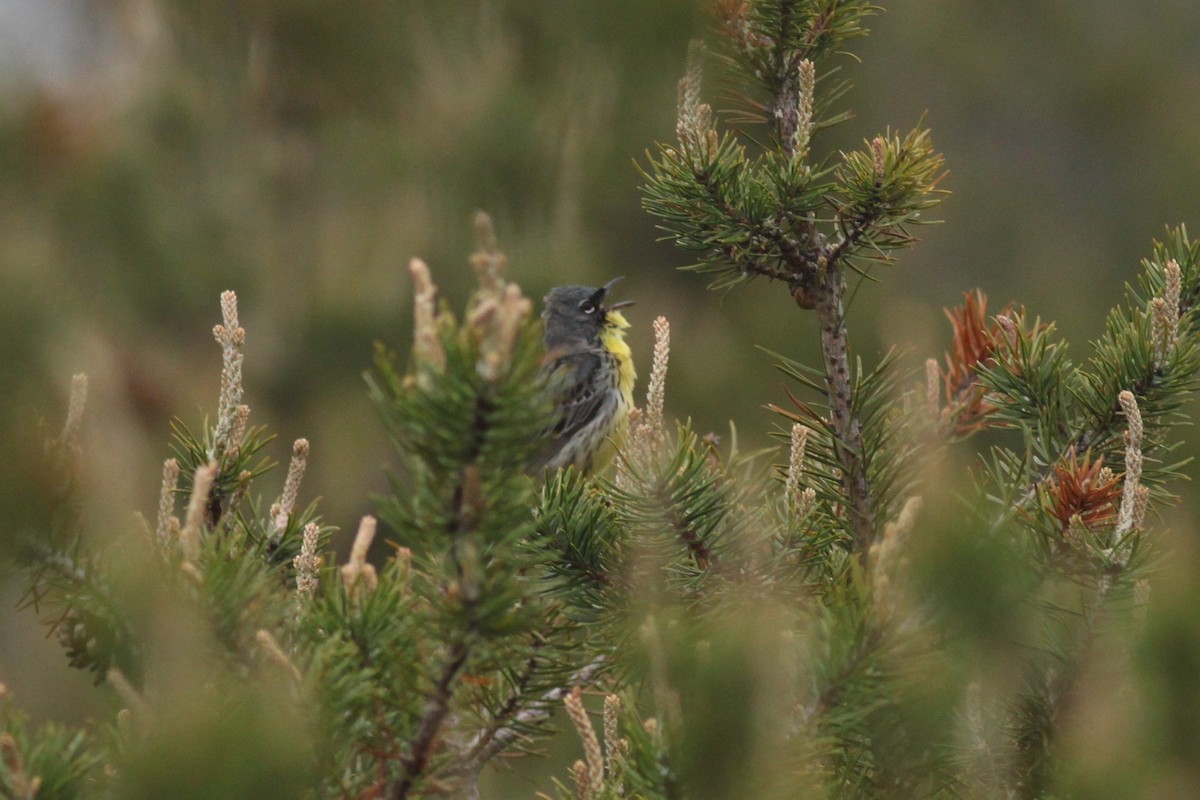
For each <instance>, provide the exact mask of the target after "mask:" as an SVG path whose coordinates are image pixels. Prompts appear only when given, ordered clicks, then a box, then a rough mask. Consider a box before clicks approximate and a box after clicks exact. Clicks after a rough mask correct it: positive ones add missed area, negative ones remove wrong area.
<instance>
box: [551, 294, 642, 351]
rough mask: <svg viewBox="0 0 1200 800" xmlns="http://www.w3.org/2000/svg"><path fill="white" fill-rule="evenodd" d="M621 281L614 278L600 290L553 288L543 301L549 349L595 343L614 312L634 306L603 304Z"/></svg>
mask: <svg viewBox="0 0 1200 800" xmlns="http://www.w3.org/2000/svg"><path fill="white" fill-rule="evenodd" d="M619 280H621V279H620V278H613V279H612V280H611V281H609V282H608V283H606V284H604V285H603V286H601V287H600V288H598V289H597V288H594V287H591V286H558V287H556V288H554V289H551V290H550V293H549V294H547V295H546V297H545V300H544V301H543V302H544V303H545V310H544V311H543V312H542V322H543V323H544V324H545V326H546V333H545V340H546V345H547V347H550V348H553V347H556V346H559V345H563V344H566V343H568V342H577V341H580V340H582V341H584V342H595V341H596V340H597V339H598V338H599V337H600V332H601V331H602V330H603V329H604V325H605V324H606V323H607V322H608V321H609V317H610V315H611V314H613V312H615V311H617V310H618V309H622V308H626V307H627V306H631V305H633V301H632V300H623V301H621V302H620V303H613V304H612V305H609V306H606V305H605V304H604V300H605V298H606V297H607V295H608V293H609V292H610V291H611V290H612V287H613V286H614V285H615V284H616V283H617V281H619ZM623 323H624V320H623V319H622V324H623Z"/></svg>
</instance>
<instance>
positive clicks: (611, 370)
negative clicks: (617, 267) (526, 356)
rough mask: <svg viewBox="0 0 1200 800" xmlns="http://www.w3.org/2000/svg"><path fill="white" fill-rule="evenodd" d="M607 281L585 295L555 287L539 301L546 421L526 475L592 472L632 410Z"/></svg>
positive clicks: (628, 365) (621, 324)
mask: <svg viewBox="0 0 1200 800" xmlns="http://www.w3.org/2000/svg"><path fill="white" fill-rule="evenodd" d="M619 280H621V279H620V278H615V279H613V280H611V281H609V282H608V283H606V284H604V285H603V286H601V287H600V288H599V289H593V288H591V287H589V286H559V287H558V288H556V289H551V290H550V293H549V294H547V295H546V298H545V301H544V302H545V310H544V311H543V312H542V322H543V323H544V325H545V333H544V337H543V338H544V341H545V345H546V361H545V366H544V368H543V375H544V376H545V378H546V380H547V385H548V386H549V387H550V389H551V391H553V392H554V406H555V407H554V420H553V423H552V424H551V425H550V426H549V427H548V428H547V431H546V439H547V443H546V447H545V449H544V450H543V451H542V453H541V455H540V456H539V458H538V460H537V462H535V464H534V465H533V470H532V471H533V472H534V473H538V472H541V471H542V470H554V469H561V468H563V467H568V466H571V465H574V466H575V467H576V468H578V469H579V470H581V471H583V472H585V473H590V472H598V471H600V470H602V469H604V467H606V466H608V464H609V463H610V462H611V461H612V460H613V456H614V455H616V447H617V446H619V445H620V444H621V442H622V440H623V439H624V437H625V429H626V427H627V426H628V422H629V410H630V409H631V408H633V382H634V379H635V378H636V377H637V376H636V373H635V372H634V369H633V357H632V354H631V353H630V351H629V345H628V344H627V343H626V342H625V329H626V328H628V327H629V323H628V322H627V321H626V319H625V316H624V315H623V314H622V313H621V312H620V309H622V308H625V307H626V306H629V305H632V304H633V303H632V301H628V300H627V301H623V302H620V303H614V304H613V305H611V306H605V305H604V299H605V297H606V296H607V295H608V293H609V291H610V290H611V289H612V287H613V284H615V283H616V282H617V281H619Z"/></svg>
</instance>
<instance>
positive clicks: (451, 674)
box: [389, 640, 471, 800]
mask: <svg viewBox="0 0 1200 800" xmlns="http://www.w3.org/2000/svg"><path fill="white" fill-rule="evenodd" d="M470 654H471V647H470V645H469V644H467V642H465V641H463V640H459V641H457V642H455V643H454V644H453V645H451V647H450V651H449V653H447V656H446V663H445V665H444V666H443V667H442V670H441V674H440V675H439V676H438V679H437V682H436V683H435V684H434V687H433V692H432V694H431V695H430V697H429V705H428V707H427V708H426V711H425V714H424V716H422V717H421V722H420V723H419V724H418V726H417V730H416V733H415V734H414V736H413V741H412V745H411V746H410V749H409V755H408V756H407V757H405V758H404V759H402V762H401V763H402V764H403V765H404V773H403V774H402V775H401V776H400V777H399V778H398V779H397V780H396V781H395V783H394V784H393V786H392V789H391V791H390V792H389V796H390V797H391V798H392V800H405V798H407V797H408V796H409V793H410V792H411V791H412V790H413V788H414V786H415V785H416V782H417V780H418V779H420V778H421V777H422V776H423V775H424V773H425V768H426V767H427V766H428V764H429V759H430V757H431V756H432V755H433V752H434V748H435V745H436V744H437V739H438V734H439V733H440V732H441V730H442V726H443V725H444V724H445V722H446V717H447V716H448V715H449V713H450V699H451V697H452V696H453V691H452V689H451V688H450V687H451V685H452V684H453V683H454V681H455V679H456V678H458V676H459V673H461V672H462V669H463V667H464V666H465V665H466V663H467V657H468V656H469V655H470Z"/></svg>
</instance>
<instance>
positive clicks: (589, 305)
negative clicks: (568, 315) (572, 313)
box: [579, 300, 596, 314]
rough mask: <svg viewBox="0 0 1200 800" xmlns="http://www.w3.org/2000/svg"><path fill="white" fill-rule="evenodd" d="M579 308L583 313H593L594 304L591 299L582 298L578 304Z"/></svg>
mask: <svg viewBox="0 0 1200 800" xmlns="http://www.w3.org/2000/svg"><path fill="white" fill-rule="evenodd" d="M579 310H580V311H582V312H583V313H585V314H595V313H596V304H595V303H593V302H592V301H591V300H584V301H583V302H582V303H580V304H579Z"/></svg>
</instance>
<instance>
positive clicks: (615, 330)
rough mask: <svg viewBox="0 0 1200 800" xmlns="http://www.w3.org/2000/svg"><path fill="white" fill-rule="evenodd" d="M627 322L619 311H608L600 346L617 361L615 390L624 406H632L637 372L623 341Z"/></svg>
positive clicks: (626, 344) (631, 355) (627, 344)
mask: <svg viewBox="0 0 1200 800" xmlns="http://www.w3.org/2000/svg"><path fill="white" fill-rule="evenodd" d="M628 327H629V322H628V321H627V320H626V319H625V316H624V315H623V314H622V313H621V312H620V311H610V312H608V314H607V315H605V318H604V329H603V330H602V331H601V332H600V344H601V346H602V347H603V348H604V349H605V350H607V351H608V352H609V353H611V354H612V355H613V357H614V358H615V359H616V360H617V388H618V389H619V390H620V391H621V397H622V398H623V399H624V400H625V403H626V405H628V406H630V407H632V406H633V384H634V381H636V380H637V372H636V371H635V370H634V368H633V352H632V351H631V350H630V349H629V343H628V342H626V341H625V329H626V328H628Z"/></svg>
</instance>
